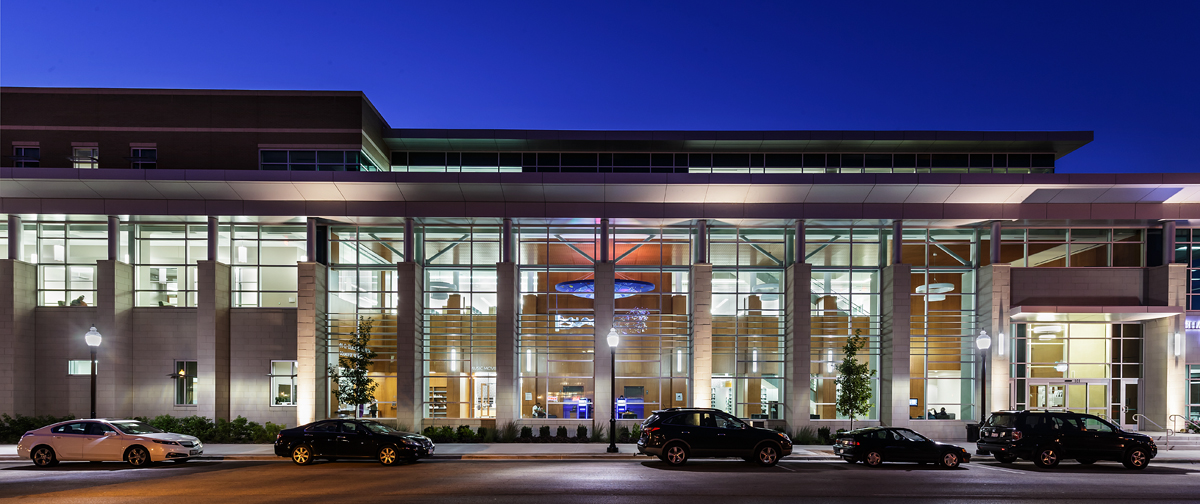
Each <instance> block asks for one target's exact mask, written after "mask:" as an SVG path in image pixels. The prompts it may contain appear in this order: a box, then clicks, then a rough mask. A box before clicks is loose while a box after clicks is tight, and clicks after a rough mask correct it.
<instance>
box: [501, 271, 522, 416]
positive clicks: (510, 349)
mask: <svg viewBox="0 0 1200 504" xmlns="http://www.w3.org/2000/svg"><path fill="white" fill-rule="evenodd" d="M519 286H520V282H519V273H518V270H517V265H516V264H515V263H512V262H501V263H497V264H496V425H497V426H502V425H504V424H505V423H506V422H512V421H515V420H517V419H518V418H521V414H520V413H521V412H520V407H521V397H520V393H521V388H520V384H519V382H518V380H519V376H520V372H519V371H520V368H519V367H518V366H519V363H520V359H519V358H518V352H517V343H518V338H519V336H518V322H517V299H518V293H517V289H518V287H519Z"/></svg>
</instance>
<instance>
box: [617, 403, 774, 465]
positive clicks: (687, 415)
mask: <svg viewBox="0 0 1200 504" xmlns="http://www.w3.org/2000/svg"><path fill="white" fill-rule="evenodd" d="M637 445H638V451H639V452H641V453H644V454H646V455H650V456H655V457H658V458H659V459H660V460H662V461H663V462H666V463H668V464H671V465H674V466H677V465H683V464H684V463H685V462H687V460H688V459H689V458H692V457H740V458H741V459H743V460H745V461H747V462H750V461H754V462H758V464H759V465H762V466H773V465H775V463H776V462H779V459H780V457H784V456H787V455H790V454H791V453H792V440H791V439H789V438H788V437H787V434H784V433H782V432H776V431H773V430H770V429H761V428H758V427H751V426H750V425H748V424H746V422H743V421H741V420H738V419H737V418H735V417H733V416H732V415H730V414H728V413H725V412H724V411H721V410H718V409H708V408H670V409H665V410H659V411H655V412H654V414H653V415H650V418H647V419H646V421H644V422H642V437H641V438H639V439H638V442H637Z"/></svg>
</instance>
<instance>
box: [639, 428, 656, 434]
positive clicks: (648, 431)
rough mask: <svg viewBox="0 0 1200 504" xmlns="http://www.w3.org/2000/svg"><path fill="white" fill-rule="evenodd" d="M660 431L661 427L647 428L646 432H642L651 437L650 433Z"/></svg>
mask: <svg viewBox="0 0 1200 504" xmlns="http://www.w3.org/2000/svg"><path fill="white" fill-rule="evenodd" d="M658 429H660V427H647V428H646V430H644V431H642V432H645V433H646V435H650V433H652V432H654V431H656V430H658Z"/></svg>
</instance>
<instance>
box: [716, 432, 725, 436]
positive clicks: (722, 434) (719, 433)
mask: <svg viewBox="0 0 1200 504" xmlns="http://www.w3.org/2000/svg"><path fill="white" fill-rule="evenodd" d="M717 435H718V436H724V435H725V433H724V432H718V433H717Z"/></svg>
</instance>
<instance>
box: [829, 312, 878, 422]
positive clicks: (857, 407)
mask: <svg viewBox="0 0 1200 504" xmlns="http://www.w3.org/2000/svg"><path fill="white" fill-rule="evenodd" d="M861 334H862V329H855V330H854V335H853V336H850V338H849V339H847V340H846V346H844V347H842V352H843V353H844V354H845V355H846V357H845V358H844V359H842V363H841V364H838V367H837V371H838V377H837V386H838V393H837V412H838V413H841V414H842V415H846V416H848V417H850V430H854V419H855V418H857V417H859V416H863V415H866V414H867V413H870V411H871V377H873V376H875V370H873V369H870V366H868V365H867V363H865V362H859V361H858V359H857V358H856V356H857V355H858V351H859V350H862V349H863V347H865V346H866V345H867V339H866V338H864V337H862V336H861Z"/></svg>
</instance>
